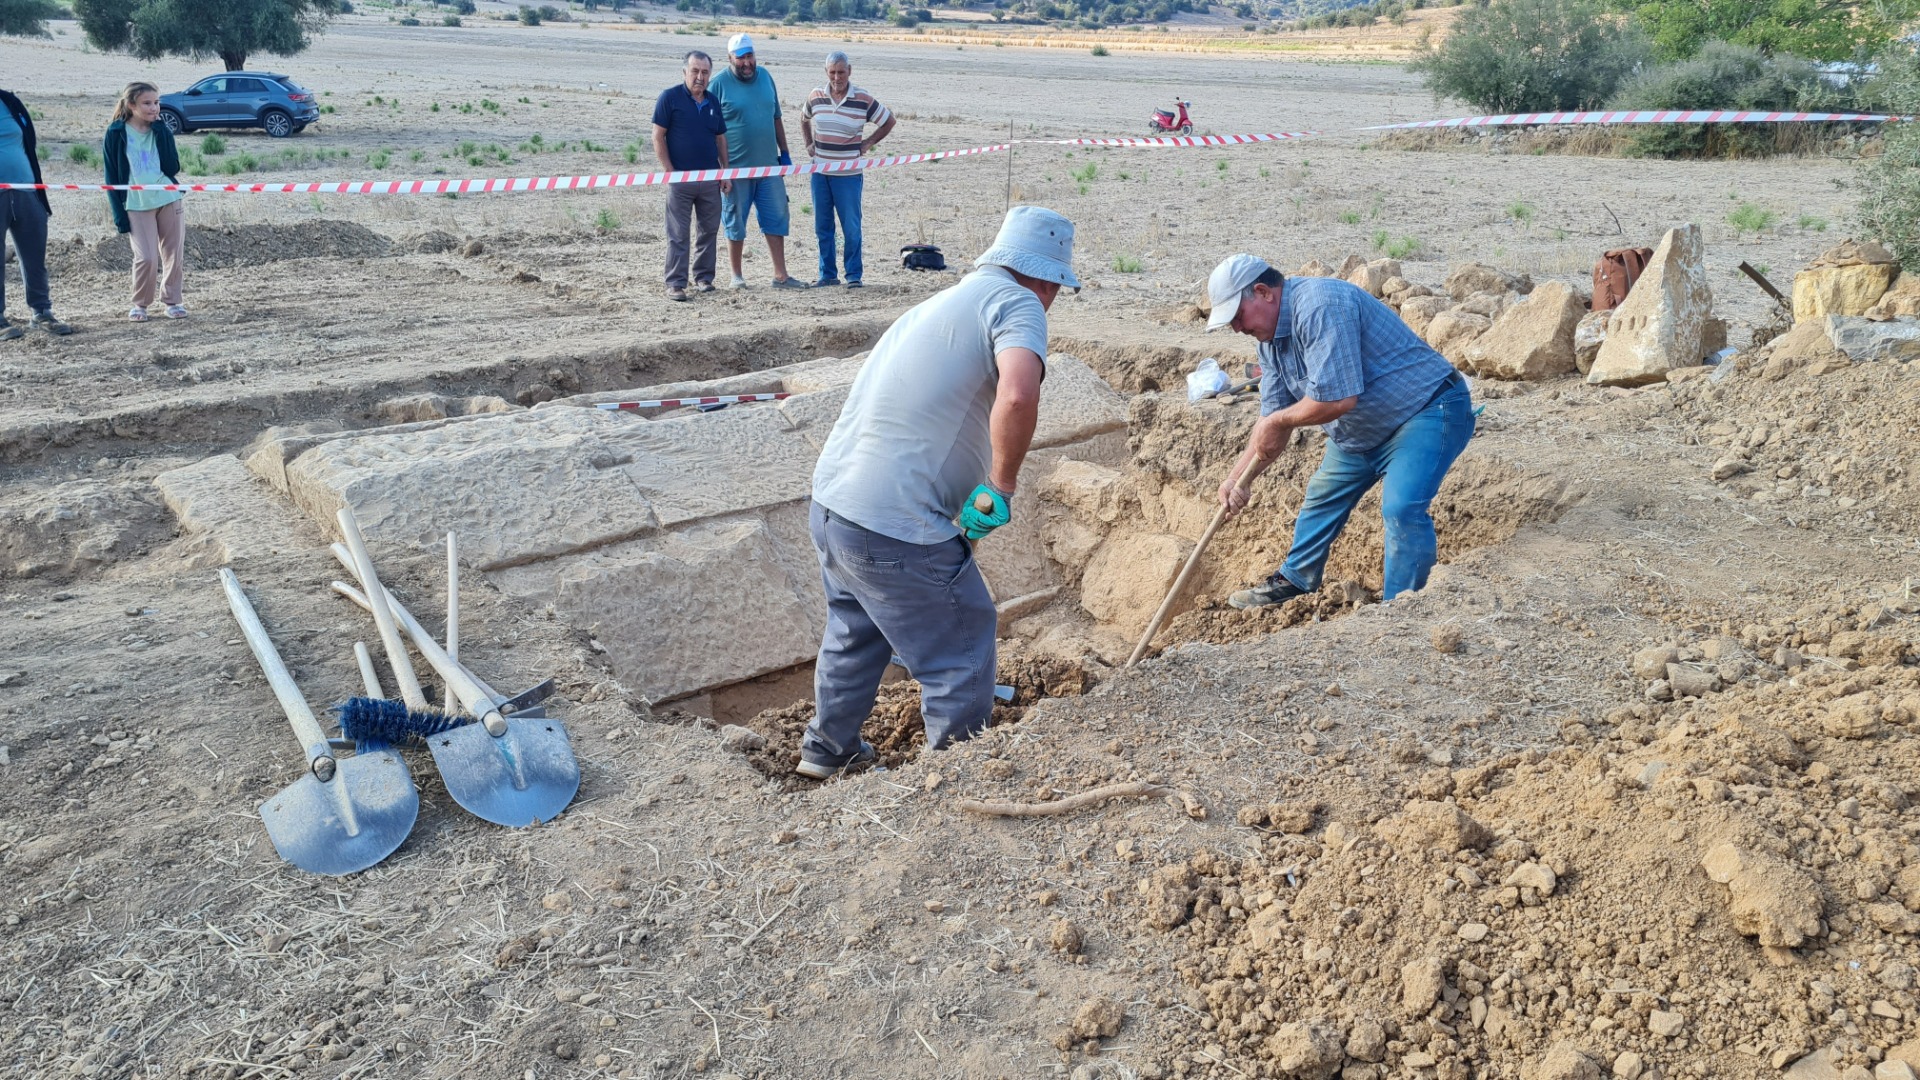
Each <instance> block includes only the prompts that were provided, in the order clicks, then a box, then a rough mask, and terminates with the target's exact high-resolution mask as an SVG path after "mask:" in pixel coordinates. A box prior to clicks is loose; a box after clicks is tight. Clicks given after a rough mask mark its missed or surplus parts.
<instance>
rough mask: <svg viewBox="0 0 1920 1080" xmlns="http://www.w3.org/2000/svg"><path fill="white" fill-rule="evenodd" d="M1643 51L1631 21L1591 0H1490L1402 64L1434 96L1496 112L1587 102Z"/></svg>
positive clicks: (1610, 90) (1610, 89) (1610, 86)
mask: <svg viewBox="0 0 1920 1080" xmlns="http://www.w3.org/2000/svg"><path fill="white" fill-rule="evenodd" d="M1647 55H1648V48H1647V44H1646V42H1645V40H1644V39H1643V38H1642V37H1641V36H1640V34H1639V33H1638V31H1636V30H1634V29H1633V27H1632V26H1631V24H1630V23H1627V22H1623V21H1622V20H1620V19H1618V18H1616V17H1614V16H1612V15H1609V14H1608V13H1606V12H1605V11H1604V10H1603V9H1602V7H1601V5H1600V3H1598V2H1597V0H1492V2H1491V3H1490V4H1489V5H1488V6H1486V7H1470V8H1468V9H1467V11H1466V13H1465V14H1463V15H1461V16H1460V18H1459V20H1458V21H1456V22H1455V23H1454V30H1453V33H1451V34H1448V35H1447V37H1446V39H1445V40H1444V41H1442V42H1441V44H1440V46H1439V48H1433V47H1432V46H1431V45H1428V44H1424V43H1423V44H1422V46H1421V52H1420V55H1419V56H1418V57H1417V58H1416V59H1415V60H1414V61H1413V63H1411V64H1409V65H1407V66H1408V69H1409V70H1412V71H1417V72H1420V73H1421V74H1423V75H1425V76H1426V80H1427V88H1428V89H1429V90H1432V91H1433V93H1434V95H1435V96H1436V97H1453V98H1459V99H1461V100H1463V101H1466V102H1469V103H1471V104H1472V105H1474V106H1475V107H1476V108H1480V109H1484V110H1486V111H1488V112H1495V113H1514V112H1552V111H1559V110H1571V109H1588V108H1593V107H1595V106H1597V105H1598V104H1599V103H1600V102H1602V101H1605V100H1606V99H1608V98H1610V97H1612V96H1613V94H1614V91H1615V90H1616V89H1617V88H1618V87H1619V86H1620V83H1621V81H1622V80H1623V79H1625V78H1626V77H1627V76H1628V75H1629V74H1631V73H1632V72H1633V70H1634V69H1635V68H1636V67H1637V66H1638V65H1639V64H1640V63H1641V62H1642V61H1643V60H1645V58H1646V57H1647Z"/></svg>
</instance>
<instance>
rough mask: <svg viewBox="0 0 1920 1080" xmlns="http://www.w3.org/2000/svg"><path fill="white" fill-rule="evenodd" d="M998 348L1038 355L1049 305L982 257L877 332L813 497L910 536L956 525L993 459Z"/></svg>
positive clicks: (823, 455) (945, 531) (948, 534)
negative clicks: (980, 264) (977, 266)
mask: <svg viewBox="0 0 1920 1080" xmlns="http://www.w3.org/2000/svg"><path fill="white" fill-rule="evenodd" d="M1008 349H1031V350H1032V351H1033V352H1034V354H1035V355H1037V356H1039V357H1040V358H1041V360H1042V361H1044V360H1045V359H1046V356H1047V309H1046V308H1045V307H1043V306H1041V304H1040V299H1039V298H1038V297H1036V296H1034V295H1033V293H1032V292H1031V291H1029V290H1028V289H1027V288H1026V287H1025V286H1023V285H1021V284H1020V283H1019V282H1017V281H1015V280H1014V279H1013V275H1011V274H1009V273H1007V271H1006V270H1004V269H1002V268H1000V267H998V266H983V267H981V268H980V269H978V270H975V271H974V272H973V273H971V274H968V275H967V276H966V277H965V278H964V279H963V280H962V281H961V282H960V284H958V285H955V286H953V287H952V288H950V289H947V290H945V291H943V292H940V293H936V294H935V295H934V296H932V297H930V298H929V299H927V300H925V301H924V302H922V303H920V304H919V305H917V306H916V307H914V308H913V309H912V310H910V311H908V312H907V313H906V314H905V315H902V316H900V318H899V319H898V320H897V321H896V322H895V323H894V324H893V326H891V327H890V328H888V330H887V332H886V333H885V334H884V335H882V336H881V338H880V343H879V344H877V345H875V346H874V347H873V352H872V354H871V355H870V356H868V357H867V362H866V364H865V365H864V366H862V367H861V369H860V374H859V375H858V376H857V377H856V378H855V379H854V380H853V389H852V390H851V391H849V392H848V394H847V403H846V405H845V407H843V408H842V409H841V410H840V419H839V421H838V422H836V423H835V424H834V425H833V433H832V434H830V435H828V436H827V445H826V447H825V449H823V450H822V451H821V452H820V463H819V465H817V466H815V468H814V470H813V499H814V501H815V502H817V503H819V504H820V505H822V506H824V507H826V508H827V509H828V510H831V511H833V512H834V513H835V514H838V515H839V516H841V517H843V518H846V519H847V520H848V521H851V522H853V523H854V524H856V525H860V526H863V527H865V528H868V529H871V530H873V531H874V532H877V533H881V534H883V535H886V536H891V537H893V538H894V539H895V540H900V541H904V542H906V543H909V544H938V543H941V542H943V541H946V540H951V539H953V538H954V537H955V536H958V535H960V530H959V529H958V528H956V527H954V524H953V518H954V517H955V516H956V515H958V514H959V513H960V507H961V504H962V503H963V502H964V501H965V500H966V498H967V496H968V495H971V494H972V493H973V489H974V487H975V486H976V485H978V484H980V483H983V482H984V481H985V480H986V478H987V468H988V466H989V465H991V464H992V461H993V446H992V442H991V439H990V435H991V432H990V421H991V416H992V413H993V398H994V392H995V390H996V389H997V387H998V383H999V379H1000V369H999V366H998V365H997V364H996V363H995V362H994V357H995V356H997V355H999V354H1000V353H1002V352H1005V351H1006V350H1008Z"/></svg>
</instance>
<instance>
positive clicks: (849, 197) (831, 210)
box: [813, 173, 865, 281]
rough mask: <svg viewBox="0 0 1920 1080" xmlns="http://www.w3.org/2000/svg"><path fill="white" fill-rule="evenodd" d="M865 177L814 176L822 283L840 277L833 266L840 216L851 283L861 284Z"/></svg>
mask: <svg viewBox="0 0 1920 1080" xmlns="http://www.w3.org/2000/svg"><path fill="white" fill-rule="evenodd" d="M864 179H865V177H864V176H863V175H862V174H860V173H814V174H813V235H814V239H816V240H818V241H820V280H821V281H836V280H838V279H839V277H840V273H839V271H838V270H836V269H834V263H833V216H834V215H835V214H839V215H840V231H841V232H842V233H845V234H846V237H847V280H848V281H859V280H860V273H861V271H862V270H864V269H865V267H864V266H863V265H862V264H861V262H860V189H861V186H862V181H863V180H864Z"/></svg>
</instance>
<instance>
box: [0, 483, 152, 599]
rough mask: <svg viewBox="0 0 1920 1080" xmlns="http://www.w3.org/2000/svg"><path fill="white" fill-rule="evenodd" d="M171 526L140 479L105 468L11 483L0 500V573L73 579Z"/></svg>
mask: <svg viewBox="0 0 1920 1080" xmlns="http://www.w3.org/2000/svg"><path fill="white" fill-rule="evenodd" d="M173 531H174V523H173V520H172V518H171V517H169V516H168V514H167V512H166V510H165V508H164V507H162V506H161V504H160V499H159V496H158V495H157V494H156V493H155V492H154V490H153V488H152V486H151V485H150V484H149V483H148V482H147V481H145V480H144V479H140V478H134V477H127V478H123V477H119V476H111V475H110V476H105V477H98V478H96V477H86V478H82V479H77V480H71V481H67V482H65V483H57V484H53V485H51V486H48V487H45V488H34V489H21V488H16V489H15V490H14V491H13V492H12V493H10V494H9V495H8V497H7V498H6V499H5V500H4V502H0V580H5V579H7V578H41V579H44V580H48V581H60V582H66V581H71V580H73V579H74V578H75V577H78V576H80V575H83V574H89V573H94V572H97V571H99V570H101V569H102V568H104V567H107V566H111V565H112V564H114V563H116V562H119V561H120V560H122V559H125V558H129V557H131V556H133V555H135V554H138V553H143V552H144V551H146V550H147V549H149V548H151V547H156V546H158V545H159V544H161V543H164V542H165V541H166V539H167V538H168V537H170V536H172V534H173Z"/></svg>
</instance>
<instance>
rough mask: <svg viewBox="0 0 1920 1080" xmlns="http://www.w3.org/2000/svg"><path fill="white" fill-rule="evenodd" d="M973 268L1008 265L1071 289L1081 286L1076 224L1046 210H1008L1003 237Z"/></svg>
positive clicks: (1032, 207) (1031, 275) (1027, 207)
mask: <svg viewBox="0 0 1920 1080" xmlns="http://www.w3.org/2000/svg"><path fill="white" fill-rule="evenodd" d="M973 265H975V266H1004V267H1006V268H1007V269H1009V270H1012V271H1015V272H1016V273H1021V274H1025V275H1027V276H1028V277H1030V278H1039V279H1040V280H1041V281H1051V282H1053V283H1054V284H1056V285H1064V286H1066V287H1067V288H1069V289H1077V288H1079V287H1080V279H1079V278H1077V277H1075V276H1073V222H1071V221H1068V220H1067V219H1066V218H1064V217H1061V216H1060V215H1059V214H1057V213H1054V212H1053V211H1052V210H1048V209H1046V208H1045V207H1040V206H1016V207H1014V208H1013V209H1011V210H1009V211H1007V219H1006V220H1005V221H1002V222H1001V223H1000V235H998V236H996V237H994V238H993V246H992V247H990V248H988V249H987V250H986V251H985V252H984V253H982V254H981V256H980V257H979V258H977V259H975V260H973Z"/></svg>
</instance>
